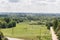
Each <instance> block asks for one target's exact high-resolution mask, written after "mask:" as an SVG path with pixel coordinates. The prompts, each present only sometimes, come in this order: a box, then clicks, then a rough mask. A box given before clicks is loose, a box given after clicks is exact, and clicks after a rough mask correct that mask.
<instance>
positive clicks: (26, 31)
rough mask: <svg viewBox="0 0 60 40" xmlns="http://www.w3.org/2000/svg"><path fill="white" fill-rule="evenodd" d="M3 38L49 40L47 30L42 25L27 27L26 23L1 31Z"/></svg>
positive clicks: (49, 36)
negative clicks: (39, 39) (38, 37)
mask: <svg viewBox="0 0 60 40" xmlns="http://www.w3.org/2000/svg"><path fill="white" fill-rule="evenodd" d="M2 32H3V33H4V35H5V36H10V37H17V38H30V39H31V38H32V39H33V38H34V40H37V39H36V38H37V36H41V39H42V40H51V35H50V32H49V30H47V28H46V27H45V26H44V25H29V24H28V23H20V24H17V26H16V27H15V28H13V34H12V28H9V29H2Z"/></svg>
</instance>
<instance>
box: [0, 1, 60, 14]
mask: <svg viewBox="0 0 60 40" xmlns="http://www.w3.org/2000/svg"><path fill="white" fill-rule="evenodd" d="M0 12H30V13H60V0H0Z"/></svg>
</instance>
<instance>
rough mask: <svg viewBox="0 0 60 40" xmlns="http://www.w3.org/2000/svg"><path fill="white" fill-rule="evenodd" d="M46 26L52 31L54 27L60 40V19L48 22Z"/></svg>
mask: <svg viewBox="0 0 60 40" xmlns="http://www.w3.org/2000/svg"><path fill="white" fill-rule="evenodd" d="M46 26H47V28H48V29H50V27H51V26H52V27H53V29H54V31H55V33H56V34H57V36H58V39H59V40H60V19H58V18H54V20H53V22H51V21H50V22H47V23H46Z"/></svg>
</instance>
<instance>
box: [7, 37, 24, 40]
mask: <svg viewBox="0 0 60 40" xmlns="http://www.w3.org/2000/svg"><path fill="white" fill-rule="evenodd" d="M6 38H8V40H24V39H18V38H10V37H6Z"/></svg>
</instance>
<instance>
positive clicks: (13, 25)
mask: <svg viewBox="0 0 60 40" xmlns="http://www.w3.org/2000/svg"><path fill="white" fill-rule="evenodd" d="M15 26H16V22H15V21H11V22H10V23H9V24H8V28H11V27H15Z"/></svg>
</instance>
